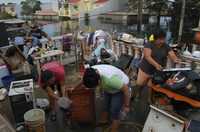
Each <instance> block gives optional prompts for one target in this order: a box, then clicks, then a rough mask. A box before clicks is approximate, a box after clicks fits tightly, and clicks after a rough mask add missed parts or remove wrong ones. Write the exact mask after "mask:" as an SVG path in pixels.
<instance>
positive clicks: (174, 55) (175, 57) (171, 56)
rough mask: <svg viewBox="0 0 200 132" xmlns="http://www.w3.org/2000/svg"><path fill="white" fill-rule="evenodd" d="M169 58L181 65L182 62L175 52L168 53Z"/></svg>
mask: <svg viewBox="0 0 200 132" xmlns="http://www.w3.org/2000/svg"><path fill="white" fill-rule="evenodd" d="M168 56H169V58H170V59H171V60H172V61H173V62H174V63H180V62H181V60H180V59H179V58H178V57H177V56H176V54H175V53H174V51H173V50H170V51H169V53H168Z"/></svg>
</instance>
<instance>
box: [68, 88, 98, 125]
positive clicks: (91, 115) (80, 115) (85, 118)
mask: <svg viewBox="0 0 200 132" xmlns="http://www.w3.org/2000/svg"><path fill="white" fill-rule="evenodd" d="M68 95H69V98H70V99H71V100H72V108H71V114H70V120H71V121H72V122H79V123H95V118H96V116H95V115H96V114H95V92H94V90H91V89H86V88H85V87H84V86H82V85H81V86H80V87H79V88H77V89H74V90H73V91H72V92H69V93H68Z"/></svg>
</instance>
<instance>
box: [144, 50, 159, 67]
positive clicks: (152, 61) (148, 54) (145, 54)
mask: <svg viewBox="0 0 200 132" xmlns="http://www.w3.org/2000/svg"><path fill="white" fill-rule="evenodd" d="M151 53H152V50H151V49H150V48H144V58H145V59H146V60H147V61H148V62H149V63H150V64H151V65H153V66H154V67H155V68H156V69H157V70H162V66H161V65H160V64H158V63H157V62H156V61H155V60H154V59H153V58H152V57H151Z"/></svg>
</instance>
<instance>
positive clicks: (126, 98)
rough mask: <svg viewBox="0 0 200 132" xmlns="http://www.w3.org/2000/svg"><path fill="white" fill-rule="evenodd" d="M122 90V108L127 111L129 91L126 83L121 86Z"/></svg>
mask: <svg viewBox="0 0 200 132" xmlns="http://www.w3.org/2000/svg"><path fill="white" fill-rule="evenodd" d="M121 90H122V92H123V93H124V107H123V108H124V110H125V111H126V112H129V109H130V93H129V88H128V86H127V85H125V84H124V85H123V87H122V89H121Z"/></svg>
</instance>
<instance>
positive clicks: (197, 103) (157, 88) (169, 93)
mask: <svg viewBox="0 0 200 132" xmlns="http://www.w3.org/2000/svg"><path fill="white" fill-rule="evenodd" d="M151 88H152V90H153V91H155V92H159V93H162V94H165V95H166V96H167V97H169V98H172V99H174V100H177V101H182V102H186V103H188V104H190V105H191V106H193V107H195V108H200V101H198V100H194V99H192V98H189V97H186V96H183V95H181V94H178V93H175V92H174V91H171V90H169V89H166V88H162V87H160V86H159V85H154V86H152V87H151Z"/></svg>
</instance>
